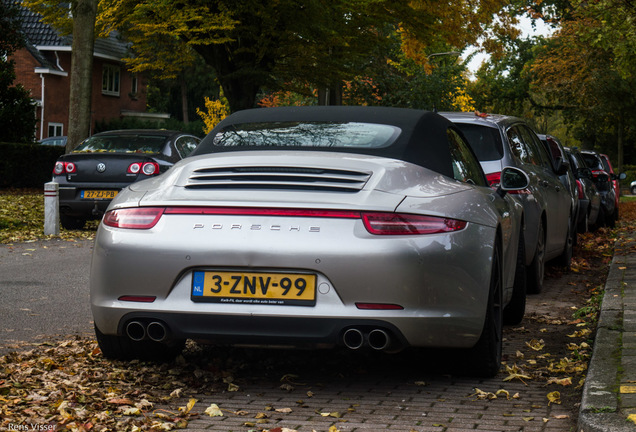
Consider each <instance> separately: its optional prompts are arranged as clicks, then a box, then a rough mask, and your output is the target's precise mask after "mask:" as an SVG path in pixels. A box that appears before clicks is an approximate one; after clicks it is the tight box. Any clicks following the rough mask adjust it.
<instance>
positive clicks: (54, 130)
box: [49, 123, 64, 137]
mask: <svg viewBox="0 0 636 432" xmlns="http://www.w3.org/2000/svg"><path fill="white" fill-rule="evenodd" d="M62 135H64V125H63V124H62V123H49V136H50V137H54V136H62Z"/></svg>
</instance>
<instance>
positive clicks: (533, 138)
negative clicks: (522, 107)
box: [519, 126, 552, 169]
mask: <svg viewBox="0 0 636 432" xmlns="http://www.w3.org/2000/svg"><path fill="white" fill-rule="evenodd" d="M519 129H520V130H521V133H522V135H523V139H524V141H525V142H526V143H527V147H528V150H529V152H530V153H531V155H532V156H531V159H532V163H533V164H534V165H539V166H544V167H546V168H550V169H552V159H551V158H550V153H548V150H547V149H546V148H545V146H544V145H543V144H541V141H540V140H539V137H538V136H537V134H536V133H534V131H533V130H532V129H530V128H528V127H527V126H520V127H519Z"/></svg>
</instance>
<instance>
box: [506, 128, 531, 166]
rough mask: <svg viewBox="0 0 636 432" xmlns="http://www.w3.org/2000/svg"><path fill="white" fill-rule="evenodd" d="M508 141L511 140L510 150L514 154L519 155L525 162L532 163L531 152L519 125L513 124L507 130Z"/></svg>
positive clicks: (518, 157)
mask: <svg viewBox="0 0 636 432" xmlns="http://www.w3.org/2000/svg"><path fill="white" fill-rule="evenodd" d="M506 135H507V136H508V141H509V142H510V150H511V151H512V154H513V155H515V156H516V157H517V159H519V160H520V161H521V162H523V163H530V154H529V153H528V149H527V148H526V144H525V143H524V142H523V138H522V136H521V132H520V131H519V126H513V127H511V128H510V129H508V130H507V131H506Z"/></svg>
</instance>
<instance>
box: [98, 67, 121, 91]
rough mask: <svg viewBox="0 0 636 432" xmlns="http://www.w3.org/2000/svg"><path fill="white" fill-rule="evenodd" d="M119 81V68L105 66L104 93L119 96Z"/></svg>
mask: <svg viewBox="0 0 636 432" xmlns="http://www.w3.org/2000/svg"><path fill="white" fill-rule="evenodd" d="M119 81H120V69H119V66H113V65H104V69H103V70H102V93H103V94H106V95H111V96H119Z"/></svg>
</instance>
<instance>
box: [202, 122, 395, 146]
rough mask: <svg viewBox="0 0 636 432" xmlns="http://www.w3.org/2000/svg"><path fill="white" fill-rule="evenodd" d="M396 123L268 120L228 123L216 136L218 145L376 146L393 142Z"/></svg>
mask: <svg viewBox="0 0 636 432" xmlns="http://www.w3.org/2000/svg"><path fill="white" fill-rule="evenodd" d="M400 132H401V131H400V129H399V128H398V127H395V126H391V125H385V124H375V123H357V122H342V123H337V122H268V123H244V124H235V125H231V126H228V127H227V128H225V129H223V130H222V131H220V132H219V133H217V134H216V135H215V136H214V138H213V141H212V142H213V145H215V146H217V147H256V148H259V147H270V148H271V147H275V148H276V147H295V148H305V147H307V148H315V147H321V148H325V147H328V148H358V149H365V148H367V149H374V148H383V147H388V146H390V145H391V144H392V143H393V142H395V140H396V139H397V138H398V136H399V135H400Z"/></svg>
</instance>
